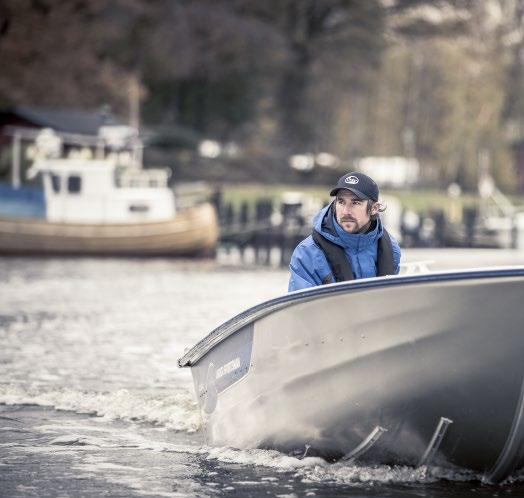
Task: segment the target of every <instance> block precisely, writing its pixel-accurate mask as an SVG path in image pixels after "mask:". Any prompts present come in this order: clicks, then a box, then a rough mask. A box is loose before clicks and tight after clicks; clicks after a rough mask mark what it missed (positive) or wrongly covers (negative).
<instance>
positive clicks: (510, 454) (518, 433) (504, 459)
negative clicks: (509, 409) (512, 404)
mask: <svg viewBox="0 0 524 498" xmlns="http://www.w3.org/2000/svg"><path fill="white" fill-rule="evenodd" d="M523 456H524V379H523V381H522V384H521V387H520V396H519V401H518V404H517V408H516V410H515V415H514V416H513V422H512V424H511V429H510V431H509V434H508V437H507V438H506V443H505V444H504V448H503V449H502V451H501V452H500V454H499V456H498V458H497V461H496V462H495V465H493V468H492V469H491V470H490V471H489V472H487V473H486V474H485V475H484V477H483V478H482V482H483V483H484V484H498V483H500V482H502V481H503V480H504V479H506V478H507V477H508V476H509V474H510V473H511V472H512V471H513V470H514V467H515V465H517V464H518V462H519V461H520V459H521V458H522V457H523Z"/></svg>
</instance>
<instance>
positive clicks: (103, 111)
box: [0, 107, 122, 135]
mask: <svg viewBox="0 0 524 498" xmlns="http://www.w3.org/2000/svg"><path fill="white" fill-rule="evenodd" d="M9 114H10V115H14V116H17V117H20V118H22V119H24V120H27V121H29V122H31V123H33V124H34V125H36V126H40V127H42V128H53V129H54V130H56V131H61V132H67V133H78V134H82V135H97V134H98V129H99V128H100V127H101V126H104V125H118V124H122V123H121V122H119V121H118V120H117V119H116V118H115V116H113V115H112V114H111V112H110V111H109V110H108V109H107V108H105V107H102V108H100V109H98V110H86V109H60V108H51V107H15V108H13V109H11V110H9V111H7V112H6V111H4V112H0V116H2V115H4V116H6V115H9Z"/></svg>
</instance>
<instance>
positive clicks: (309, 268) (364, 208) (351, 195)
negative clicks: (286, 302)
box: [289, 173, 400, 291]
mask: <svg viewBox="0 0 524 498" xmlns="http://www.w3.org/2000/svg"><path fill="white" fill-rule="evenodd" d="M330 195H331V196H335V200H334V201H333V202H332V203H331V204H329V206H326V207H325V208H323V209H322V210H321V211H320V212H319V213H318V215H317V216H316V217H315V220H314V228H313V233H312V234H311V235H310V236H309V237H307V238H306V239H305V240H303V241H302V242H301V243H300V244H299V245H298V246H297V247H296V249H295V251H294V252H293V255H292V257H291V262H290V264H289V269H290V271H291V277H290V279H289V291H294V290H298V289H305V288H307V287H314V286H316V285H323V284H329V283H332V282H340V281H344V280H353V279H357V278H370V277H376V276H383V275H394V274H396V273H398V272H399V267H400V247H399V245H398V243H397V241H396V240H395V239H394V238H393V237H392V236H391V235H389V234H388V233H387V232H386V230H385V229H384V227H383V226H382V221H381V219H380V216H379V213H380V212H382V211H384V209H385V208H384V207H383V205H382V204H381V203H380V202H379V189H378V186H377V184H376V183H375V182H374V181H373V180H372V179H371V178H370V177H369V176H367V175H364V174H362V173H348V174H346V175H344V176H342V177H341V178H340V179H339V180H338V182H337V184H336V186H335V188H333V190H331V192H330Z"/></svg>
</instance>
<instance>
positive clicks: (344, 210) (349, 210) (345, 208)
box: [342, 203, 353, 214]
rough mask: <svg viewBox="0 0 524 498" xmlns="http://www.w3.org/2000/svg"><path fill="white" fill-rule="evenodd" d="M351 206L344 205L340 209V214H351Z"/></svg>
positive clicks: (348, 204)
mask: <svg viewBox="0 0 524 498" xmlns="http://www.w3.org/2000/svg"><path fill="white" fill-rule="evenodd" d="M352 208H353V206H352V205H351V204H350V203H347V204H344V206H343V208H342V212H343V213H344V214H346V213H347V214H349V213H351V210H352Z"/></svg>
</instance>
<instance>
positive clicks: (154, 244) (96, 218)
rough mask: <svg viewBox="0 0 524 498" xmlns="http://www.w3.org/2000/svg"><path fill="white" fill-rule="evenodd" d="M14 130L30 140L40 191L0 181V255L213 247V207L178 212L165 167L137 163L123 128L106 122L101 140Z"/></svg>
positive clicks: (172, 252) (184, 252)
mask: <svg viewBox="0 0 524 498" xmlns="http://www.w3.org/2000/svg"><path fill="white" fill-rule="evenodd" d="M15 133H19V134H21V133H25V134H26V136H27V135H29V136H31V137H32V138H34V142H35V145H34V148H33V150H32V152H33V155H34V158H33V159H34V160H33V164H32V166H31V168H30V170H29V171H28V175H29V176H30V177H32V178H34V177H36V176H37V175H41V177H42V182H43V194H38V193H37V192H35V189H32V190H31V189H29V188H28V187H26V186H23V185H22V186H20V185H16V186H15V187H13V188H8V187H7V186H5V185H4V186H2V188H1V189H0V193H2V197H1V198H0V253H1V254H20V255H22V254H46V255H53V254H57V255H58V254H61V255H117V256H118V255H121V256H199V255H200V256H202V255H210V254H212V252H213V251H214V248H215V245H216V242H217V238H218V225H217V218H216V213H215V210H214V208H213V206H211V204H209V203H204V204H200V205H195V206H193V207H190V208H186V209H183V210H177V209H176V208H175V197H174V194H173V191H172V190H171V189H170V188H169V187H168V186H167V181H168V171H167V170H165V169H159V168H157V169H144V168H143V167H142V164H141V151H142V148H141V144H140V142H139V141H138V138H137V137H136V136H134V135H133V134H132V133H130V130H129V128H127V127H105V129H101V135H100V136H99V137H85V136H84V137H78V136H75V137H73V139H71V137H67V136H64V135H63V134H62V135H59V134H57V133H55V132H53V131H52V130H44V131H43V132H40V133H38V134H35V133H34V132H28V131H19V130H18V131H15ZM64 137H65V138H66V139H67V138H69V141H68V142H67V146H66V147H64ZM65 150H66V151H67V152H65ZM14 169H19V167H18V168H14ZM28 194H31V195H28ZM39 215H40V217H39Z"/></svg>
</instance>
